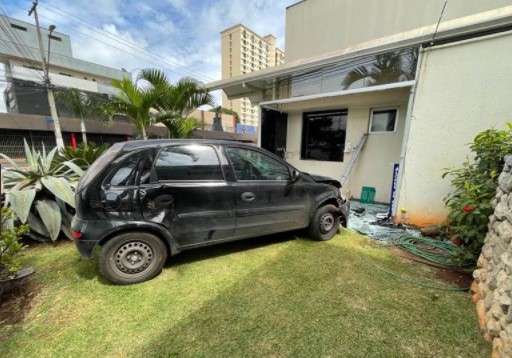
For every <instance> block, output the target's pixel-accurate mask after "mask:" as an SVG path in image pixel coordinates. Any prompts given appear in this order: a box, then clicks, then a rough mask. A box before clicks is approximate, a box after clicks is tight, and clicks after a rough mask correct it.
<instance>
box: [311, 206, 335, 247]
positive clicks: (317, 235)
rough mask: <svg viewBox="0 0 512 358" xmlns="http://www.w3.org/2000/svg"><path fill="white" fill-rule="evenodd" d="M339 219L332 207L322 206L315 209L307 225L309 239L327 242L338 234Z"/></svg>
mask: <svg viewBox="0 0 512 358" xmlns="http://www.w3.org/2000/svg"><path fill="white" fill-rule="evenodd" d="M339 226H340V217H339V215H338V213H337V212H336V207H335V206H334V205H330V204H328V205H324V206H321V207H319V208H318V209H316V211H315V213H314V214H313V218H312V219H311V222H310V224H309V237H311V238H312V239H313V240H317V241H327V240H330V239H332V237H333V236H334V235H335V234H336V232H338V228H339Z"/></svg>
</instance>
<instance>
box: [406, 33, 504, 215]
mask: <svg viewBox="0 0 512 358" xmlns="http://www.w3.org/2000/svg"><path fill="white" fill-rule="evenodd" d="M511 58H512V34H511V33H510V32H509V33H507V34H500V35H493V36H489V37H482V38H479V39H474V40H469V41H466V42H462V43H457V44H451V45H446V46H443V47H439V48H433V49H431V50H426V52H425V53H424V56H423V63H422V68H421V73H420V78H419V84H418V89H417V93H416V99H415V103H414V107H413V111H412V120H411V127H410V134H409V141H408V143H407V152H406V158H405V165H404V173H403V178H402V185H401V190H400V195H399V206H398V208H399V209H400V208H402V207H405V208H406V209H407V215H408V220H409V222H411V223H413V224H416V225H428V224H439V223H442V222H443V221H444V220H445V218H446V215H447V211H446V209H445V208H444V203H443V198H444V197H445V196H446V195H447V194H448V193H449V192H450V190H451V188H450V180H449V179H448V178H446V179H444V180H443V179H441V175H442V174H443V172H444V171H445V170H444V168H450V167H452V168H453V167H460V166H461V164H462V162H463V161H464V160H465V159H466V157H467V155H468V154H469V152H470V151H469V147H468V143H470V142H472V140H473V138H474V137H475V135H476V134H477V133H479V132H481V131H483V130H485V129H488V128H490V127H492V126H495V127H496V128H499V129H502V128H504V127H505V125H504V123H505V122H506V121H512V116H511V114H512V101H511V100H510V94H511V93H512V80H511V79H512V61H511V60H510V59H511ZM399 216H400V215H399Z"/></svg>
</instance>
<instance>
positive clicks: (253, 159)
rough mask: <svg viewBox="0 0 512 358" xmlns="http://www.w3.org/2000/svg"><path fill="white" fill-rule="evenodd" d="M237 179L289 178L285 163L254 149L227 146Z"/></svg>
mask: <svg viewBox="0 0 512 358" xmlns="http://www.w3.org/2000/svg"><path fill="white" fill-rule="evenodd" d="M227 154H228V157H229V161H230V162H231V166H232V167H233V169H234V170H235V175H236V178H237V180H290V179H291V177H290V171H289V169H288V167H287V166H286V165H284V164H283V163H280V162H279V161H277V160H275V159H274V158H271V157H269V156H268V155H265V154H262V153H260V152H257V151H255V150H250V149H243V148H235V147H232V148H227Z"/></svg>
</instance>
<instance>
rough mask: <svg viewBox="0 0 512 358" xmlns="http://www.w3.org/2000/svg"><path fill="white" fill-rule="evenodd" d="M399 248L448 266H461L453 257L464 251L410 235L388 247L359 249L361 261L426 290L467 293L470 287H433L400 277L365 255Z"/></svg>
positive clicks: (437, 241) (372, 246) (396, 239)
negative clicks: (376, 249)
mask: <svg viewBox="0 0 512 358" xmlns="http://www.w3.org/2000/svg"><path fill="white" fill-rule="evenodd" d="M393 246H396V247H399V248H400V249H402V250H405V251H407V252H410V253H411V254H413V255H415V256H418V257H421V258H423V259H425V260H428V261H431V262H434V263H438V264H442V265H446V266H459V265H458V264H456V263H455V262H453V260H452V257H453V254H455V253H460V252H461V251H462V250H461V249H460V248H459V247H458V246H456V245H453V244H452V243H451V242H444V241H441V240H434V239H427V238H423V237H416V236H412V235H409V234H403V235H400V236H398V237H397V238H395V239H394V240H393V241H392V243H391V244H386V245H367V246H364V247H361V248H360V249H359V256H360V257H361V260H362V261H363V262H364V263H366V264H367V265H369V266H371V267H373V268H375V269H377V270H379V271H382V272H385V273H387V274H388V275H391V276H393V277H396V278H399V279H401V280H403V281H406V282H409V283H412V284H415V285H418V286H421V287H426V288H432V289H436V290H444V291H467V290H469V287H449V286H440V285H433V284H430V283H427V282H423V281H418V280H413V279H411V278H409V277H406V276H403V275H400V274H398V273H396V272H393V271H390V270H388V269H385V268H383V267H381V266H378V265H376V264H375V263H374V262H372V261H371V260H370V259H369V258H368V256H367V255H366V254H365V250H366V249H368V248H372V249H374V248H390V247H393Z"/></svg>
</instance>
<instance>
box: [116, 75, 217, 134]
mask: <svg viewBox="0 0 512 358" xmlns="http://www.w3.org/2000/svg"><path fill="white" fill-rule="evenodd" d="M113 85H114V86H115V87H116V88H118V89H119V90H120V94H119V96H118V97H116V98H114V99H112V101H111V102H110V103H109V106H108V108H109V111H110V113H111V114H122V115H126V116H128V117H129V118H131V119H132V121H133V123H134V124H135V126H136V127H137V128H138V129H139V131H140V133H141V135H142V138H143V139H147V138H148V135H147V129H148V128H149V127H150V126H151V125H153V124H155V123H162V124H163V125H165V127H166V128H167V130H168V134H169V137H171V138H183V137H186V136H187V135H188V134H189V133H190V131H191V130H192V129H194V128H196V127H197V126H198V125H199V123H198V121H197V120H194V119H193V118H190V117H189V116H190V114H191V113H192V112H193V111H194V110H195V109H196V108H198V107H200V106H202V105H211V104H212V103H213V98H212V96H211V94H210V93H209V92H208V91H207V90H206V89H205V88H203V86H202V84H201V83H200V82H199V81H197V80H196V79H194V78H192V77H184V78H182V79H180V80H178V81H177V82H176V83H172V82H171V81H170V80H169V79H168V78H167V76H166V75H165V73H164V72H162V71H161V70H158V69H154V68H147V69H143V70H142V71H140V73H139V75H138V76H137V79H136V81H135V82H133V81H131V80H130V79H127V78H125V79H124V80H123V81H114V82H113Z"/></svg>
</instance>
